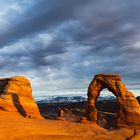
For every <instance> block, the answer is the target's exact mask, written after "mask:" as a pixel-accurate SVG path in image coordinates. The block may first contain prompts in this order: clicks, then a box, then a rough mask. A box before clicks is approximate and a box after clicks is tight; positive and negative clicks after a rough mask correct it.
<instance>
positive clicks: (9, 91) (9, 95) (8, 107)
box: [0, 76, 41, 118]
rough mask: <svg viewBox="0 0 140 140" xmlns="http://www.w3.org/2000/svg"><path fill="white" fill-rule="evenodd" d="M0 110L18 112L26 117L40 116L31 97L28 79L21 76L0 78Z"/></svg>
mask: <svg viewBox="0 0 140 140" xmlns="http://www.w3.org/2000/svg"><path fill="white" fill-rule="evenodd" d="M0 110H1V111H9V112H18V113H19V114H20V115H22V116H24V117H28V118H41V115H40V113H39V110H38V107H37V105H36V103H35V101H34V99H33V97H32V89H31V84H30V81H29V80H28V79H26V78H25V77H23V76H15V77H11V78H3V79H0Z"/></svg>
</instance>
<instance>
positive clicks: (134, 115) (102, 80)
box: [86, 74, 140, 125]
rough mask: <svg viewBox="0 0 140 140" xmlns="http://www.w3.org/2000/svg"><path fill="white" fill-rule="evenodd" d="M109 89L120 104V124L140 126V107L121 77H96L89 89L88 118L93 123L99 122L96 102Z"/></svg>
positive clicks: (104, 75) (102, 75)
mask: <svg viewBox="0 0 140 140" xmlns="http://www.w3.org/2000/svg"><path fill="white" fill-rule="evenodd" d="M104 88H107V89H108V90H109V91H111V92H112V93H113V94H114V95H115V96H116V97H117V100H118V102H119V106H120V110H119V115H118V116H119V118H118V124H126V125H140V105H139V103H138V101H137V100H136V98H135V97H134V96H133V94H132V93H131V92H130V91H128V90H127V88H126V86H125V84H124V83H123V82H122V80H121V77H120V76H119V75H112V74H98V75H95V77H94V79H93V80H92V81H91V83H90V85H89V88H88V106H87V110H86V117H87V119H88V120H91V121H93V122H96V121H97V119H98V118H97V110H96V107H95V105H94V104H95V102H96V100H97V97H98V96H99V95H100V92H101V90H103V89H104Z"/></svg>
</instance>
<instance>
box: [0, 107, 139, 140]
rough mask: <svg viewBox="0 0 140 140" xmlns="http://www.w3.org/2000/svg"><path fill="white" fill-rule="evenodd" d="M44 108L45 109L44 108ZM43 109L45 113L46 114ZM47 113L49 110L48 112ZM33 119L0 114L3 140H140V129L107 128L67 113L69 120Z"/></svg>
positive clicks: (5, 113) (8, 113)
mask: <svg viewBox="0 0 140 140" xmlns="http://www.w3.org/2000/svg"><path fill="white" fill-rule="evenodd" d="M40 107H42V106H40ZM43 109H44V108H43V107H42V111H43ZM46 110H47V109H46ZM49 117H50V118H48V119H46V118H43V117H42V118H40V119H29V118H25V117H23V116H22V115H20V114H19V113H18V112H17V113H16V112H7V111H1V112H0V123H1V124H0V139H1V140H84V139H86V140H91V139H95V140H103V139H104V140H112V139H113V140H130V139H131V140H139V139H140V130H139V129H128V128H116V129H105V128H103V127H100V126H98V125H97V124H95V123H91V122H86V123H79V122H78V119H79V116H78V115H75V114H73V113H65V120H64V121H62V120H55V118H53V117H52V119H51V116H49Z"/></svg>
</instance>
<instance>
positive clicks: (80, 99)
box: [37, 96, 115, 104]
mask: <svg viewBox="0 0 140 140" xmlns="http://www.w3.org/2000/svg"><path fill="white" fill-rule="evenodd" d="M114 99H115V97H114V96H105V97H98V101H101V100H114ZM83 101H87V98H85V97H83V96H51V97H45V99H43V100H38V101H37V103H38V104H43V103H63V102H83Z"/></svg>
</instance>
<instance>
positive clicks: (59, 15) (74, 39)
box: [0, 0, 140, 90]
mask: <svg viewBox="0 0 140 140" xmlns="http://www.w3.org/2000/svg"><path fill="white" fill-rule="evenodd" d="M12 2H13V3H12V4H14V6H12V5H11V7H12V8H11V9H12V12H11V13H12V15H11V17H10V12H8V11H5V13H6V14H5V15H6V16H1V15H0V16H1V17H0V19H1V20H0V25H1V24H2V25H3V26H2V27H4V30H1V31H0V48H1V49H0V57H1V61H0V66H1V69H2V70H3V71H4V70H6V72H11V71H13V70H14V72H16V73H18V72H19V73H20V74H23V75H27V76H29V78H31V79H32V82H33V87H37V89H38V87H41V88H45V87H47V89H49V88H50V89H54V90H58V89H59V90H63V89H76V87H77V88H81V89H82V88H87V85H88V83H89V81H90V80H91V79H92V78H93V75H94V74H97V73H119V74H121V75H122V76H123V77H124V81H125V82H126V83H128V85H129V86H130V87H131V88H132V87H134V84H132V82H131V80H132V79H133V81H134V83H136V85H138V84H139V83H140V80H139V77H140V72H139V71H140V61H139V59H140V55H139V54H140V41H139V39H140V16H139V13H140V9H139V7H140V2H139V1H137V0H134V1H132V0H124V1H122V0H100V1H99V0H98V1H97V0H69V1H66V0H54V1H51V0H38V1H33V0H32V1H30V3H28V1H27V0H23V1H22V3H20V2H18V1H16V0H13V1H12ZM7 3H8V0H7ZM23 3H24V6H23ZM13 7H14V8H13ZM17 10H18V11H20V12H19V13H17ZM3 23H7V24H3ZM5 62H6V63H5ZM3 73H4V72H2V75H4V74H3ZM5 75H6V74H5ZM38 80H39V81H42V83H40V84H39V85H37V81H38ZM44 81H45V82H46V81H47V82H46V84H45V85H44V83H45V82H44ZM79 81H80V82H79ZM77 83H78V84H77ZM46 85H48V86H46ZM41 88H39V89H38V90H41ZM135 88H138V86H135ZM45 89H46V88H45ZM47 89H46V90H47Z"/></svg>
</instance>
